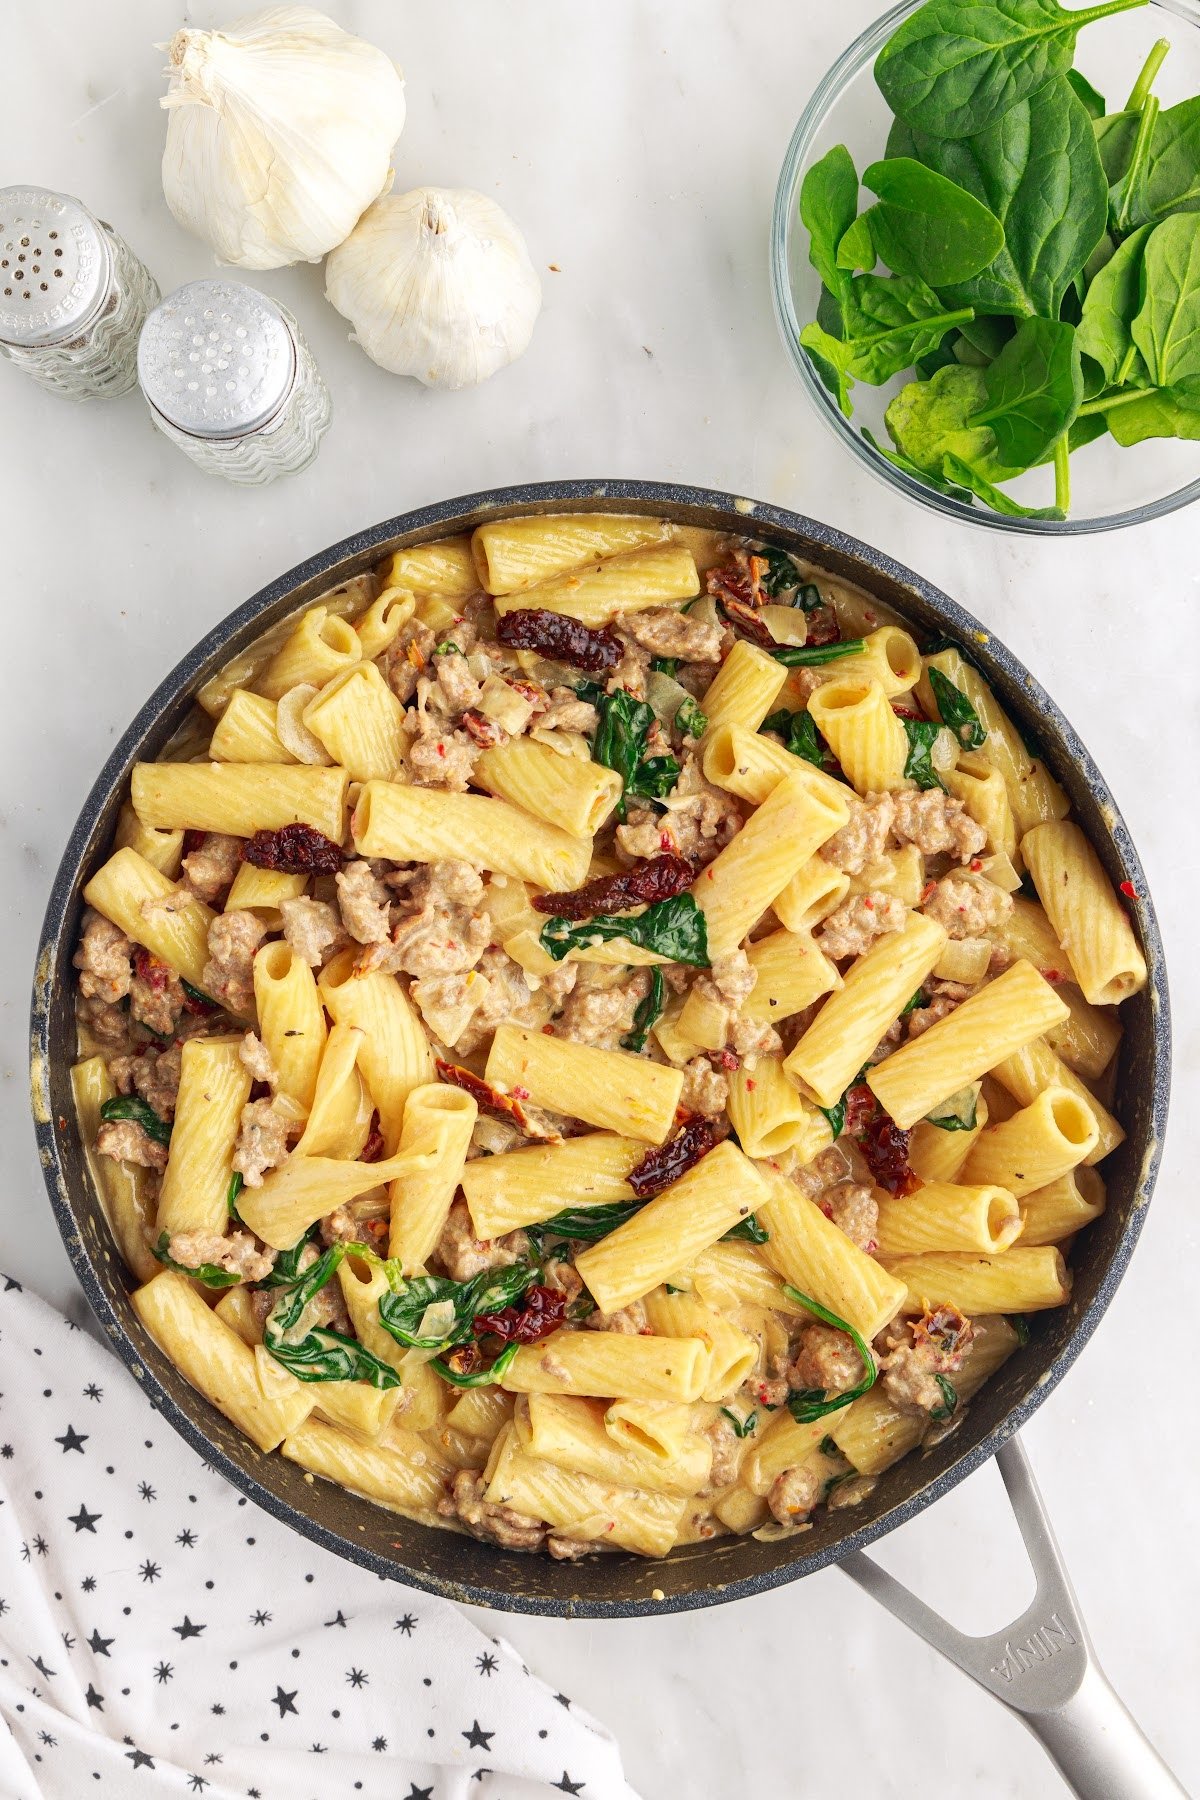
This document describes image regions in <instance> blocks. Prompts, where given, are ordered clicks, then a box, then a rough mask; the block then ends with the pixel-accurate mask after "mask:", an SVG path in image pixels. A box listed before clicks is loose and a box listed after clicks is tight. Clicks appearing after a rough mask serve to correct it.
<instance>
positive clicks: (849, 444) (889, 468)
mask: <svg viewBox="0 0 1200 1800" xmlns="http://www.w3.org/2000/svg"><path fill="white" fill-rule="evenodd" d="M921 4H922V0H902V4H901V5H899V6H895V7H893V8H892V9H891V10H890V11H889V12H886V13H885V14H884V15H883V17H882V18H880V19H877V20H876V21H875V23H874V24H873V25H871V26H870V27H869V28H868V29H867V30H866V31H864V32H863V34H862V36H861V37H859V38H857V39H856V40H855V42H854V43H852V44H851V45H850V47H849V49H847V50H845V51H844V52H843V53H842V55H841V56H840V57H839V58H838V60H837V61H836V62H835V63H834V65H833V67H832V68H831V69H830V71H829V73H828V74H827V75H826V76H825V78H824V80H823V81H822V82H821V83H820V85H819V86H818V87H817V89H816V91H815V93H814V94H813V96H812V98H811V99H810V100H809V102H808V105H807V106H806V107H805V109H804V111H803V113H802V114H801V116H800V121H799V123H798V125H797V126H796V129H795V131H794V133H793V134H792V141H791V143H790V144H789V146H788V152H787V156H786V157H785V159H784V164H783V169H782V172H781V173H780V177H779V185H778V187H777V189H776V192H775V208H774V214H773V216H772V220H771V286H772V293H773V298H774V303H775V317H776V320H777V322H778V325H779V330H780V335H781V336H782V338H783V342H784V346H785V348H786V349H787V353H788V355H789V356H790V357H791V360H792V364H793V366H794V368H795V370H796V373H797V374H798V375H799V377H800V380H801V382H802V383H803V385H804V387H805V389H806V391H807V393H808V396H809V399H810V400H811V401H812V403H813V405H814V406H815V408H816V410H817V412H818V413H819V414H820V416H821V418H822V419H823V420H824V421H825V423H826V425H827V426H828V427H829V428H830V430H832V431H833V433H834V435H835V436H836V437H837V438H839V439H840V441H841V443H842V444H843V445H844V446H845V447H846V448H847V449H848V450H849V451H850V453H851V455H852V456H854V457H856V458H857V460H858V461H859V462H860V463H862V464H863V465H864V466H865V467H866V468H868V469H869V470H870V471H871V473H872V474H873V475H875V476H877V477H878V478H879V480H881V481H884V482H886V483H887V485H888V486H889V487H892V488H895V489H898V490H899V492H900V493H902V494H905V495H907V496H908V498H909V499H912V500H916V501H919V502H920V504H921V505H922V506H926V507H929V508H930V509H931V510H932V511H934V512H938V513H943V514H945V515H946V516H947V517H949V518H954V519H963V520H965V521H966V522H967V523H968V524H971V525H982V526H987V527H990V528H991V529H993V530H996V531H1007V532H1019V533H1025V534H1028V535H1030V536H1036V537H1070V536H1080V535H1082V534H1084V533H1085V532H1092V531H1115V530H1117V529H1118V528H1119V527H1120V526H1123V525H1139V524H1142V523H1143V522H1144V521H1145V520H1147V519H1157V518H1161V517H1162V516H1163V515H1164V514H1165V513H1170V512H1174V511H1175V510H1176V509H1177V508H1178V507H1181V506H1187V505H1188V504H1189V503H1190V502H1191V501H1193V500H1195V499H1197V498H1200V443H1197V442H1183V441H1179V440H1177V439H1173V438H1151V439H1148V440H1146V441H1145V442H1144V443H1141V444H1137V445H1134V446H1133V447H1132V448H1130V449H1122V448H1121V447H1120V446H1119V445H1118V444H1117V443H1116V442H1115V440H1114V439H1112V438H1111V437H1109V436H1107V435H1106V436H1104V437H1102V438H1098V439H1097V440H1096V441H1095V442H1093V443H1091V444H1088V445H1086V446H1085V447H1084V448H1083V449H1081V450H1078V451H1076V452H1075V453H1074V455H1073V456H1072V457H1071V507H1070V513H1069V516H1068V517H1067V518H1066V519H1020V518H1009V517H1006V516H1004V515H1002V514H1000V513H994V512H992V511H991V510H990V509H989V508H987V507H986V506H985V505H984V504H983V503H982V502H980V503H978V504H976V505H974V506H970V505H967V504H966V503H965V502H963V501H959V500H955V499H953V498H952V497H950V496H949V495H947V494H940V493H938V492H937V491H936V490H935V489H933V488H931V487H926V486H925V485H924V484H923V483H921V482H919V481H917V480H916V479H914V478H913V477H912V476H910V475H906V474H905V473H904V472H903V470H901V469H897V468H895V467H894V466H893V465H892V464H891V463H889V462H887V461H886V459H885V458H884V457H882V456H881V455H879V453H878V452H877V451H876V450H875V449H873V448H872V446H871V444H870V443H868V441H867V439H866V438H864V437H863V436H862V428H863V427H864V426H865V427H866V428H867V430H869V431H870V432H871V434H872V436H873V437H875V438H876V439H877V441H878V442H880V443H881V444H887V445H890V441H891V440H890V439H889V437H888V434H887V428H886V426H885V424H884V419H883V415H884V411H885V409H886V407H887V406H888V404H889V402H890V401H891V400H892V399H893V398H894V396H895V395H896V394H897V393H898V392H899V390H900V389H901V388H902V387H903V386H904V385H905V384H906V383H907V382H909V381H911V380H912V379H913V378H914V377H913V375H912V374H911V373H910V372H906V373H905V374H903V375H900V376H897V377H896V378H895V379H894V380H893V381H890V382H889V383H888V384H887V385H886V386H885V387H879V388H874V387H869V386H868V385H867V384H866V383H865V382H861V381H860V382H857V383H856V384H855V387H854V393H853V403H854V416H853V418H850V419H847V418H845V417H844V415H843V414H842V413H841V412H840V411H839V409H838V404H837V401H836V400H835V399H834V397H833V395H832V394H830V392H829V391H828V389H827V388H826V387H825V386H824V384H823V383H822V381H821V379H820V377H819V376H818V374H817V372H816V370H815V369H814V367H813V365H812V363H811V362H810V361H809V359H808V356H807V355H806V353H805V351H804V350H803V349H802V348H801V345H800V332H801V330H802V328H803V326H804V325H806V324H807V323H808V322H809V321H810V320H812V319H815V318H816V313H817V302H818V299H819V298H820V293H821V279H820V276H819V275H818V274H817V272H816V270H815V269H814V268H813V266H812V264H811V263H810V262H809V260H808V233H807V232H806V230H805V229H804V226H803V225H802V224H801V222H800V216H799V198H800V184H801V182H802V181H803V179H804V176H805V174H806V172H807V171H808V169H809V168H810V167H811V166H812V164H813V163H814V162H817V161H819V160H820V158H821V157H822V156H824V155H825V153H826V152H827V151H828V150H830V149H831V148H832V147H833V145H834V144H845V145H846V147H847V148H848V150H849V151H850V154H851V156H852V157H853V158H854V164H855V167H856V168H857V169H860V170H861V169H863V168H865V167H866V166H867V165H868V164H869V163H871V162H874V161H875V160H876V159H877V158H878V157H881V156H883V155H884V153H885V148H884V147H885V144H886V141H887V135H888V130H889V128H890V124H891V113H890V111H889V109H888V106H887V103H886V102H885V100H884V98H883V95H882V94H881V93H880V92H879V89H878V88H877V87H876V85H875V78H874V74H873V69H874V64H875V58H876V56H877V55H878V54H879V51H880V50H881V49H882V47H883V45H884V44H885V43H886V42H887V40H888V38H890V37H891V35H892V33H893V32H894V31H895V30H896V29H897V27H898V26H899V25H900V24H901V23H902V22H903V21H904V20H905V19H906V18H908V16H909V14H910V13H914V12H916V11H917V8H918V6H919V5H921ZM1168 15H1169V16H1168ZM1160 37H1165V38H1168V39H1169V40H1170V44H1171V50H1170V54H1169V55H1168V57H1167V59H1166V61H1165V63H1164V64H1163V66H1162V69H1161V70H1160V72H1159V75H1158V77H1157V79H1156V81H1155V84H1154V91H1155V93H1156V94H1157V95H1159V97H1160V98H1161V101H1162V104H1163V106H1164V108H1165V107H1167V106H1172V105H1174V104H1176V102H1178V101H1180V100H1184V99H1188V98H1190V97H1191V96H1192V95H1194V94H1200V3H1198V0H1150V4H1149V5H1147V6H1143V7H1138V8H1135V9H1134V10H1133V11H1130V12H1124V13H1116V14H1114V15H1112V16H1110V17H1108V18H1105V19H1101V20H1099V21H1097V22H1096V23H1095V24H1093V25H1089V26H1088V27H1086V28H1085V29H1084V30H1083V31H1081V32H1080V34H1079V38H1078V49H1077V52H1076V59H1075V60H1076V66H1077V68H1078V69H1079V70H1080V71H1081V73H1082V74H1084V75H1086V76H1087V78H1088V80H1089V81H1091V82H1092V83H1093V85H1094V86H1096V87H1097V88H1099V90H1100V92H1101V93H1102V94H1105V95H1106V96H1107V97H1108V104H1109V106H1110V108H1111V109H1112V110H1114V111H1115V110H1117V108H1118V107H1119V106H1120V105H1121V104H1122V103H1123V101H1124V97H1125V95H1126V94H1127V92H1128V90H1129V88H1130V87H1131V85H1132V83H1133V81H1134V79H1135V77H1136V75H1137V72H1138V70H1139V69H1140V68H1141V66H1142V63H1143V62H1144V60H1145V58H1146V56H1147V54H1148V53H1149V51H1150V48H1151V46H1152V45H1153V44H1154V42H1155V40H1156V39H1158V38H1160ZM860 203H861V204H867V203H869V197H867V198H866V199H864V200H863V201H861V202H860ZM1003 491H1004V492H1005V493H1007V494H1009V495H1011V497H1012V498H1013V499H1014V500H1018V501H1020V502H1021V503H1022V504H1023V505H1029V506H1046V505H1049V504H1050V503H1051V501H1052V499H1053V474H1052V471H1051V470H1050V469H1049V468H1042V469H1035V470H1032V471H1030V472H1028V473H1026V474H1024V475H1022V476H1020V477H1019V478H1018V479H1017V480H1015V481H1010V482H1006V483H1005V484H1004V489H1003Z"/></svg>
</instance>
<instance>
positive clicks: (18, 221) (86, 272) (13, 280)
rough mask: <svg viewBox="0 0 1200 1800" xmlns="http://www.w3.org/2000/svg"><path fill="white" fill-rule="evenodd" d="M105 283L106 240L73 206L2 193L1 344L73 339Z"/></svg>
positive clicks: (64, 197) (37, 195)
mask: <svg viewBox="0 0 1200 1800" xmlns="http://www.w3.org/2000/svg"><path fill="white" fill-rule="evenodd" d="M111 279H112V252H111V250H110V248H109V242H108V238H107V236H106V235H105V233H104V231H103V230H102V229H101V227H100V225H99V223H98V221H97V220H95V219H94V218H93V217H92V215H91V213H90V212H88V211H87V210H86V209H85V208H84V207H82V206H81V205H80V204H79V202H78V200H73V199H72V198H71V196H70V195H69V194H55V193H52V192H51V191H50V189H49V188H33V187H6V188H0V343H5V344H11V345H13V346H16V347H19V348H21V349H28V350H32V349H36V348H38V347H40V346H43V345H49V344H57V343H61V342H62V341H63V340H64V339H66V338H70V337H73V336H75V335H76V334H77V333H78V332H79V330H80V328H81V327H82V326H84V325H86V324H87V323H88V321H89V320H90V319H91V317H92V315H93V314H94V313H96V312H97V311H98V309H99V307H100V305H101V302H102V301H103V299H104V297H105V295H106V294H107V293H108V288H109V283H110V281H111Z"/></svg>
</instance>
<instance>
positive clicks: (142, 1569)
mask: <svg viewBox="0 0 1200 1800" xmlns="http://www.w3.org/2000/svg"><path fill="white" fill-rule="evenodd" d="M138 1574H139V1575H140V1576H141V1578H142V1580H143V1581H157V1580H158V1578H159V1576H160V1575H161V1574H162V1570H161V1569H160V1568H159V1566H158V1564H157V1563H156V1562H151V1561H150V1560H149V1558H147V1559H146V1561H145V1562H144V1563H139V1564H138Z"/></svg>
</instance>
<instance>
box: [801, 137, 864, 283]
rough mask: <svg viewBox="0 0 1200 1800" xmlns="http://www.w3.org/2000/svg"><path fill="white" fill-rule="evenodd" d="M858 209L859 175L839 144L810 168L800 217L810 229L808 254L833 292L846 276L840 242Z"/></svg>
mask: <svg viewBox="0 0 1200 1800" xmlns="http://www.w3.org/2000/svg"><path fill="white" fill-rule="evenodd" d="M857 212H858V176H857V174H856V173H855V168H854V162H853V159H852V157H851V155H850V152H849V151H848V150H847V148H846V146H845V144H835V145H834V147H833V149H832V150H829V151H827V152H826V154H825V155H824V156H823V157H822V158H821V160H820V161H819V162H815V163H814V164H813V166H812V168H811V169H809V170H808V172H807V174H806V175H805V177H804V180H803V182H802V183H801V187H800V218H801V220H802V222H803V224H804V226H805V228H806V229H807V231H808V256H809V261H810V262H811V263H812V266H813V268H814V269H816V271H817V273H818V274H819V275H820V277H821V280H822V281H823V282H824V284H825V286H826V287H827V288H828V289H829V291H830V293H832V294H835V295H837V294H840V292H841V290H842V288H843V287H844V286H845V285H846V277H845V275H844V274H843V273H842V270H841V269H840V268H839V267H838V260H837V252H838V245H839V244H840V243H841V241H842V238H843V237H844V236H845V234H846V232H847V231H849V229H850V227H851V225H853V223H854V219H855V215H856V213H857Z"/></svg>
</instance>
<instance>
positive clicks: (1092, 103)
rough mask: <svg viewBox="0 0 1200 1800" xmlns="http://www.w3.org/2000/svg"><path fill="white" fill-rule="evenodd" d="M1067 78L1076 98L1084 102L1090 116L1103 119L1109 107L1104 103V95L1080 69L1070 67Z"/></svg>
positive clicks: (1090, 117)
mask: <svg viewBox="0 0 1200 1800" xmlns="http://www.w3.org/2000/svg"><path fill="white" fill-rule="evenodd" d="M1065 80H1067V81H1069V82H1070V84H1071V89H1072V92H1073V93H1074V95H1075V97H1076V99H1077V100H1081V101H1082V102H1083V106H1084V110H1085V112H1086V113H1087V116H1088V118H1089V119H1102V118H1103V117H1104V115H1105V113H1106V112H1107V111H1108V107H1107V106H1106V105H1105V104H1104V95H1103V94H1101V93H1098V92H1097V91H1096V89H1095V88H1094V87H1093V86H1092V84H1091V82H1090V81H1089V80H1088V78H1087V76H1086V75H1081V74H1080V73H1079V70H1078V69H1068V70H1067V73H1066V76H1065Z"/></svg>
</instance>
